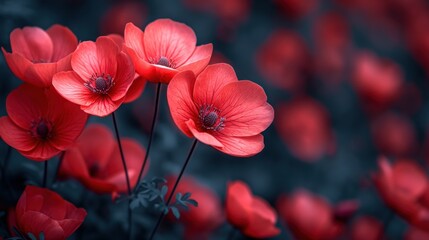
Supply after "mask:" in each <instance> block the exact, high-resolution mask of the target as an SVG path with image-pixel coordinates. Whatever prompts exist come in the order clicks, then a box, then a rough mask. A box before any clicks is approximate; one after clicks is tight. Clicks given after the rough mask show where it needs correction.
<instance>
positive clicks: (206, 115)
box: [167, 63, 274, 157]
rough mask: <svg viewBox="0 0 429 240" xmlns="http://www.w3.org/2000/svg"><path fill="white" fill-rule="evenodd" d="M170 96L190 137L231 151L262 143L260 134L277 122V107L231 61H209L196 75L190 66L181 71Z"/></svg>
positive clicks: (241, 152)
mask: <svg viewBox="0 0 429 240" xmlns="http://www.w3.org/2000/svg"><path fill="white" fill-rule="evenodd" d="M167 99H168V105H169V107H170V112H171V116H172V117H173V120H174V123H176V125H177V127H178V128H179V129H180V130H181V131H182V132H183V133H184V134H185V135H187V136H188V137H195V138H197V139H198V140H199V141H201V142H203V143H205V144H208V145H210V146H212V147H214V148H216V149H218V150H219V151H222V152H224V153H227V154H230V155H233V156H242V157H244V156H251V155H255V154H257V153H259V152H260V151H262V149H263V148H264V138H263V136H262V135H261V134H260V133H261V132H262V131H264V130H265V129H266V128H267V127H268V126H269V125H270V124H271V122H272V121H273V118H274V111H273V108H272V107H271V105H270V104H268V103H267V96H266V95H265V92H264V90H263V89H262V87H260V86H259V85H257V84H256V83H253V82H251V81H238V79H237V76H236V75H235V72H234V69H233V68H232V67H231V66H230V65H228V64H222V63H220V64H214V65H210V66H208V67H207V68H206V69H204V71H203V72H202V73H201V74H200V75H199V76H198V77H195V75H194V74H193V73H192V72H191V71H187V72H183V73H180V74H177V75H176V76H175V77H174V78H173V79H172V80H171V82H170V84H169V86H168V90H167Z"/></svg>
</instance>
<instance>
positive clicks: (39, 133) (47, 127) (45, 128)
mask: <svg viewBox="0 0 429 240" xmlns="http://www.w3.org/2000/svg"><path fill="white" fill-rule="evenodd" d="M51 129H52V124H51V123H50V122H49V121H47V120H45V119H43V118H41V119H39V120H33V121H32V122H31V131H30V133H31V135H32V136H33V137H36V138H40V139H43V140H46V139H48V138H50V137H51Z"/></svg>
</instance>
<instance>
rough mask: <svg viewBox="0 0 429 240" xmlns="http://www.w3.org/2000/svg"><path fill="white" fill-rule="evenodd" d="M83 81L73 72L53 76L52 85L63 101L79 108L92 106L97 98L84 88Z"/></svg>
mask: <svg viewBox="0 0 429 240" xmlns="http://www.w3.org/2000/svg"><path fill="white" fill-rule="evenodd" d="M84 83H85V82H84V81H83V80H82V78H80V77H79V75H78V74H77V73H75V72H73V71H68V72H59V73H57V74H55V75H54V78H53V80H52V85H53V86H54V88H55V89H56V90H57V92H58V93H59V94H60V95H61V96H63V97H64V98H65V99H67V100H69V101H70V102H73V103H75V104H78V105H81V106H89V105H91V104H93V103H94V102H95V101H96V100H97V98H98V96H97V95H96V94H94V93H93V92H91V90H89V89H88V88H86V87H85V85H84Z"/></svg>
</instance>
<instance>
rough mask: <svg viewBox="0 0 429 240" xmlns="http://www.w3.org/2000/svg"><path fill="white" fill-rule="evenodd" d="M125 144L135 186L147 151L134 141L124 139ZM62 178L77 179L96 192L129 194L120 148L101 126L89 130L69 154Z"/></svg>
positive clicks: (94, 125)
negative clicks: (127, 192)
mask: <svg viewBox="0 0 429 240" xmlns="http://www.w3.org/2000/svg"><path fill="white" fill-rule="evenodd" d="M121 143H122V148H123V151H124V156H125V161H126V163H127V169H128V174H129V178H130V183H131V187H134V186H135V185H136V184H137V177H138V175H139V171H140V168H141V165H142V160H143V157H144V155H145V150H144V148H143V147H142V146H141V145H140V144H139V143H138V142H137V141H135V140H132V139H128V138H123V139H122V140H121ZM59 176H60V177H62V178H66V177H70V178H75V179H77V180H79V181H80V182H81V183H82V184H83V185H85V186H86V187H87V188H89V189H91V190H92V191H94V192H96V193H114V194H116V192H126V191H127V184H126V180H125V172H124V168H123V166H122V162H121V155H120V152H119V148H118V146H117V143H116V141H115V139H114V137H113V134H112V132H111V131H110V129H109V128H107V127H106V126H104V125H101V124H92V125H90V126H88V127H87V128H85V130H84V131H83V132H82V134H81V135H80V137H79V138H78V139H77V141H76V144H75V145H74V146H73V147H71V148H69V149H68V150H67V151H66V152H65V154H64V158H63V162H62V164H61V167H60V170H59Z"/></svg>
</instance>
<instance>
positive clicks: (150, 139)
mask: <svg viewBox="0 0 429 240" xmlns="http://www.w3.org/2000/svg"><path fill="white" fill-rule="evenodd" d="M160 93H161V83H158V84H157V85H156V96H155V109H154V111H153V117H152V126H151V128H150V133H149V142H148V144H147V148H146V155H145V156H144V160H143V165H142V168H141V169H140V172H139V177H138V178H137V179H138V181H139V182H140V179H141V178H142V175H143V172H144V169H145V167H146V163H147V159H148V157H149V152H150V147H151V146H152V139H153V135H154V134H153V133H154V131H155V125H156V118H157V116H158V109H159V99H160V96H161V94H160ZM136 186H137V185H136Z"/></svg>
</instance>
